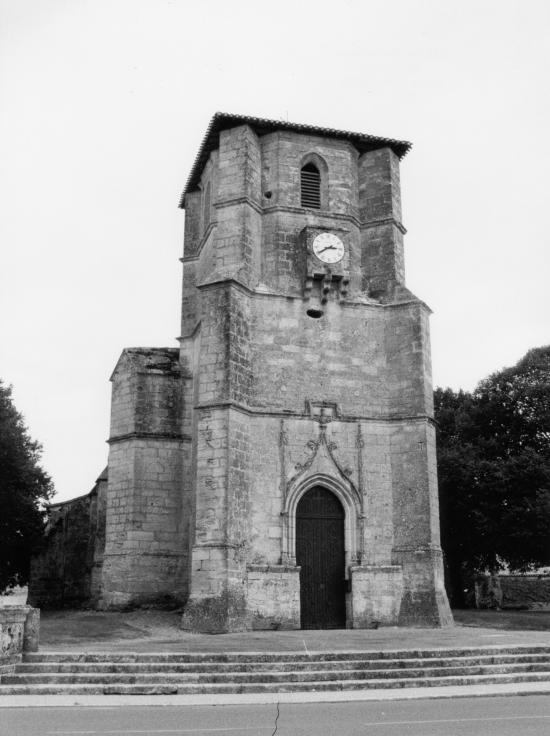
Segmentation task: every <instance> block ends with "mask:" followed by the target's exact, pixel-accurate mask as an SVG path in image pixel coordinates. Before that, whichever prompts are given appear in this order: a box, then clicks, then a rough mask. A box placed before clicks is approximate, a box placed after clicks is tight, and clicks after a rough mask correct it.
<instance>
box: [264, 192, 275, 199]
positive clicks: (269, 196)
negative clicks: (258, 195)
mask: <svg viewBox="0 0 550 736" xmlns="http://www.w3.org/2000/svg"><path fill="white" fill-rule="evenodd" d="M272 194H273V192H271V191H267V192H264V197H265V198H266V199H271V196H272Z"/></svg>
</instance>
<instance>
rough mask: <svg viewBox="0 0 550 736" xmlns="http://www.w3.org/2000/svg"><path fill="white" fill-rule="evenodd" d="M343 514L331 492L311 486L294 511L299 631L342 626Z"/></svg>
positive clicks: (343, 602)
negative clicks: (298, 587) (298, 568)
mask: <svg viewBox="0 0 550 736" xmlns="http://www.w3.org/2000/svg"><path fill="white" fill-rule="evenodd" d="M344 522H345V514H344V509H343V507H342V504H341V503H340V501H339V500H338V498H337V497H336V496H335V494H334V493H332V492H331V491H329V490H327V489H326V488H323V487H322V486H315V487H314V488H311V489H310V490H309V491H307V492H306V493H304V495H303V496H302V497H301V499H300V501H299V502H298V507H297V509H296V564H297V565H300V567H301V568H302V570H301V572H300V606H301V624H302V628H303V629H340V628H344V627H345V625H346V599H345V580H344V574H345V543H344V538H345V536H344Z"/></svg>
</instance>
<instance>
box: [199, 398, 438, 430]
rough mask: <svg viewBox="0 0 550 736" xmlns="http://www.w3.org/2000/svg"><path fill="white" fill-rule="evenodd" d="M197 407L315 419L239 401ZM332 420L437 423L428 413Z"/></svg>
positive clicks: (202, 409) (337, 419) (301, 414)
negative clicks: (259, 407)
mask: <svg viewBox="0 0 550 736" xmlns="http://www.w3.org/2000/svg"><path fill="white" fill-rule="evenodd" d="M194 408H195V409H197V410H198V411H209V410H212V409H233V410H235V411H239V412H241V414H246V415H247V416H260V417H266V416H267V417H275V418H278V419H307V420H308V421H315V420H313V419H312V418H311V415H310V413H309V412H305V411H304V412H301V411H290V410H289V411H286V410H283V411H276V410H272V409H257V408H255V407H250V406H247V405H246V404H241V403H240V402H238V401H229V400H228V401H209V402H205V403H202V404H196V405H195V407H194ZM332 422H336V423H337V422H347V423H350V422H351V423H354V424H355V423H357V422H371V423H375V422H382V423H388V422H418V423H425V422H428V423H429V424H432V425H435V420H434V418H433V417H431V416H429V415H428V414H380V415H378V416H373V415H357V416H350V415H345V414H340V415H338V417H336V418H335V419H333V420H332Z"/></svg>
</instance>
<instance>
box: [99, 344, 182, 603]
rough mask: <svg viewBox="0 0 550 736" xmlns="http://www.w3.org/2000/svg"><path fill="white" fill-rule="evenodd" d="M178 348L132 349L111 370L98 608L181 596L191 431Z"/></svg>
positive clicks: (157, 601)
mask: <svg viewBox="0 0 550 736" xmlns="http://www.w3.org/2000/svg"><path fill="white" fill-rule="evenodd" d="M185 378H186V377H185V374H184V373H183V372H182V370H181V366H180V362H179V351H178V350H176V349H170V348H130V349H127V350H125V351H124V352H123V354H122V356H121V358H120V360H119V362H118V364H117V366H116V368H115V371H114V373H113V376H112V379H111V380H112V383H113V397H112V408H111V432H110V438H109V445H110V450H109V483H108V487H107V500H106V530H105V533H106V542H105V552H104V561H103V568H102V575H101V583H100V598H99V603H98V605H99V607H100V608H117V607H124V606H127V605H129V604H131V605H136V604H141V603H168V602H179V601H182V600H185V598H186V595H187V585H188V529H189V516H190V512H189V508H188V505H189V485H188V476H186V474H184V468H188V467H189V464H190V455H189V453H190V437H188V436H186V435H185V434H184V433H183V432H182V402H183V394H184V384H185Z"/></svg>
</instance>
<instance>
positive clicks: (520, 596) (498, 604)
mask: <svg viewBox="0 0 550 736" xmlns="http://www.w3.org/2000/svg"><path fill="white" fill-rule="evenodd" d="M475 598H476V607H477V608H511V609H514V608H516V609H528V610H533V611H536V610H550V575H547V574H540V575H539V574H537V573H526V574H517V575H513V574H512V575H484V576H480V577H479V578H477V579H476V581H475Z"/></svg>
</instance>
